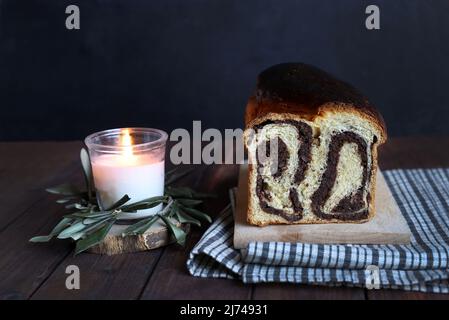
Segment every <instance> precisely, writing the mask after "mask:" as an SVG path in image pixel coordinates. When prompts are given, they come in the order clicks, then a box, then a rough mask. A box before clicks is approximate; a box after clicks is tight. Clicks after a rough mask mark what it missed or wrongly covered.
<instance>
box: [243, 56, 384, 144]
mask: <svg viewBox="0 0 449 320" xmlns="http://www.w3.org/2000/svg"><path fill="white" fill-rule="evenodd" d="M332 111H337V112H338V111H348V112H354V113H358V114H360V115H361V116H362V117H364V118H365V119H367V120H369V121H371V122H372V123H373V124H374V125H375V126H376V127H377V128H378V129H379V132H380V133H381V136H380V137H378V138H379V143H383V142H384V141H386V139H387V129H386V125H385V121H384V119H383V117H382V115H381V114H380V113H379V112H378V111H377V110H376V109H375V108H374V107H373V106H372V105H371V103H370V102H369V101H368V99H367V98H366V97H364V96H363V95H362V94H361V93H360V92H359V91H358V90H357V89H355V88H354V87H352V86H351V85H350V84H348V83H346V82H343V81H340V80H338V79H336V78H334V77H333V76H332V75H330V74H328V73H327V72H324V71H322V70H320V69H318V68H316V67H313V66H310V65H307V64H304V63H282V64H277V65H275V66H272V67H270V68H268V69H266V70H265V71H263V72H262V73H261V74H260V75H259V76H258V79H257V88H256V92H255V94H254V95H253V96H252V97H251V98H250V100H249V102H248V105H247V108H246V113H245V125H246V128H250V127H252V126H253V125H255V124H258V123H260V122H262V121H264V120H265V118H266V116H267V115H268V114H269V113H270V114H273V113H277V114H296V115H300V116H301V118H304V119H307V120H310V121H313V120H314V119H315V117H317V116H320V115H322V114H323V113H326V112H332Z"/></svg>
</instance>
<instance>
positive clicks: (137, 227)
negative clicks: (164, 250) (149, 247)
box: [122, 216, 159, 237]
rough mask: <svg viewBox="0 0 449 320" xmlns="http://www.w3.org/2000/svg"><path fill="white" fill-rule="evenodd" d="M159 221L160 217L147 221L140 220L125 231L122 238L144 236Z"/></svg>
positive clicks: (150, 218)
mask: <svg viewBox="0 0 449 320" xmlns="http://www.w3.org/2000/svg"><path fill="white" fill-rule="evenodd" d="M157 220H159V216H154V217H149V218H147V219H143V220H140V221H139V222H137V223H134V224H133V225H130V226H129V227H128V228H126V229H125V231H123V233H122V236H123V237H124V236H127V235H137V234H142V233H144V232H145V231H147V230H148V229H149V228H150V227H151V226H152V225H153V224H154V223H155V222H156V221H157Z"/></svg>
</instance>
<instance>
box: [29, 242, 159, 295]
mask: <svg viewBox="0 0 449 320" xmlns="http://www.w3.org/2000/svg"><path fill="white" fill-rule="evenodd" d="M162 250H163V249H156V250H153V251H147V252H137V253H127V254H121V255H115V256H106V255H97V254H91V253H84V254H80V255H77V256H73V255H72V254H70V255H69V256H67V258H66V259H64V261H63V262H62V263H61V264H60V265H59V266H58V267H57V268H56V269H55V271H54V272H53V273H52V274H51V276H50V277H49V278H48V279H47V281H45V283H44V284H43V285H42V286H41V287H40V288H39V289H38V290H37V291H36V293H35V294H33V296H32V297H31V298H32V299H37V300H40V299H67V300H71V299H137V298H138V297H139V295H140V292H141V291H142V288H143V286H144V285H145V282H146V280H147V279H148V277H149V276H150V275H151V273H152V272H153V268H154V266H155V265H156V264H157V262H158V259H159V257H160V255H161V253H162ZM69 265H75V266H77V267H78V268H79V270H80V289H79V290H68V289H67V288H66V286H65V281H66V278H67V276H68V275H67V274H66V273H65V271H66V268H67V266H69Z"/></svg>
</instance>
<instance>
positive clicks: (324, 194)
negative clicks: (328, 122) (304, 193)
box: [312, 131, 370, 220]
mask: <svg viewBox="0 0 449 320" xmlns="http://www.w3.org/2000/svg"><path fill="white" fill-rule="evenodd" d="M346 143H355V144H356V145H357V151H358V153H359V156H360V160H361V164H362V168H363V172H362V182H361V184H360V186H359V188H358V189H357V190H356V191H355V192H353V193H352V194H351V195H349V196H346V197H345V198H343V199H342V200H340V202H339V203H338V204H337V205H336V206H335V207H334V208H333V209H332V213H325V212H323V210H322V207H323V206H324V204H325V203H326V201H327V199H328V198H329V196H330V193H331V190H332V188H333V186H334V184H335V180H336V178H337V165H338V161H339V159H340V151H341V148H342V147H343V145H345V144H346ZM369 175H370V174H369V172H368V155H367V145H366V142H365V140H363V139H362V138H361V137H360V136H359V135H357V134H356V133H354V132H350V131H346V132H342V133H339V134H337V135H335V136H333V137H332V139H331V142H330V144H329V152H328V156H327V167H326V170H325V172H324V174H323V177H322V179H321V184H320V186H319V187H318V189H317V190H316V191H315V193H314V194H313V196H312V210H313V213H314V214H315V215H316V216H318V217H320V218H322V219H326V220H330V219H338V220H362V219H366V218H367V217H368V214H369V212H368V208H364V207H365V202H364V200H363V192H364V189H365V186H366V184H367V181H368V178H369ZM368 199H369V195H368Z"/></svg>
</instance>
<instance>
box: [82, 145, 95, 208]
mask: <svg viewBox="0 0 449 320" xmlns="http://www.w3.org/2000/svg"><path fill="white" fill-rule="evenodd" d="M80 159H81V165H82V167H83V172H84V180H85V181H86V187H87V196H88V198H89V201H90V200H91V199H92V197H93V191H94V182H93V181H94V179H93V174H92V165H91V163H90V157H89V153H88V152H87V150H86V149H84V148H82V149H81V151H80Z"/></svg>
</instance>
